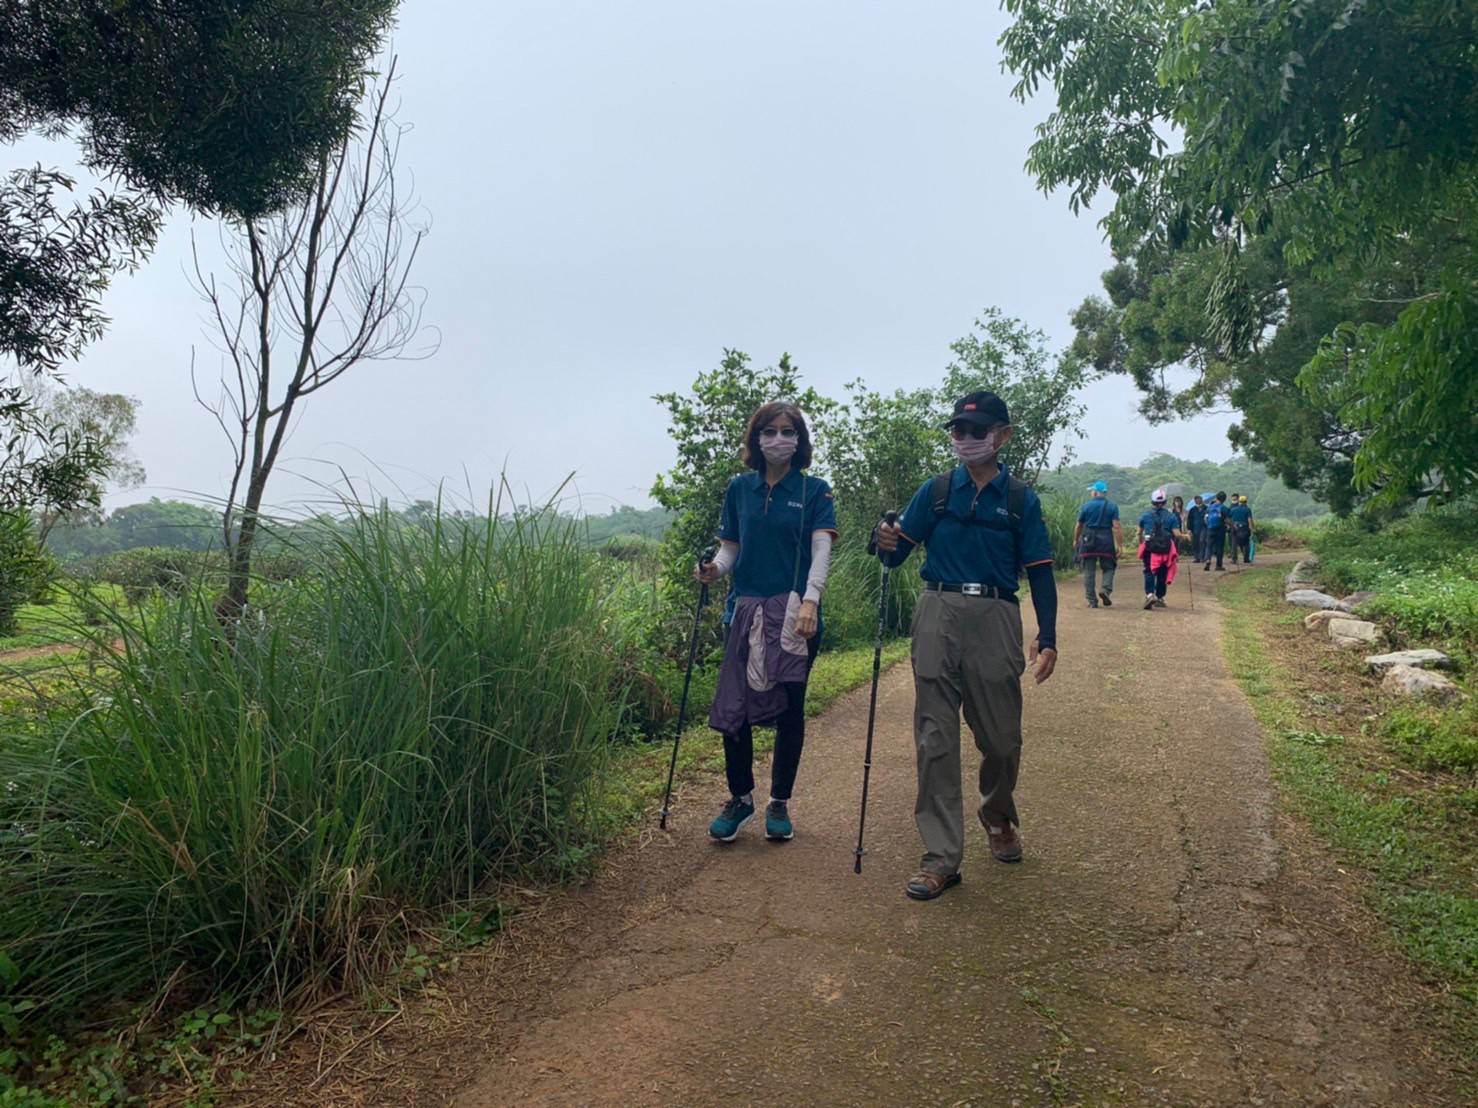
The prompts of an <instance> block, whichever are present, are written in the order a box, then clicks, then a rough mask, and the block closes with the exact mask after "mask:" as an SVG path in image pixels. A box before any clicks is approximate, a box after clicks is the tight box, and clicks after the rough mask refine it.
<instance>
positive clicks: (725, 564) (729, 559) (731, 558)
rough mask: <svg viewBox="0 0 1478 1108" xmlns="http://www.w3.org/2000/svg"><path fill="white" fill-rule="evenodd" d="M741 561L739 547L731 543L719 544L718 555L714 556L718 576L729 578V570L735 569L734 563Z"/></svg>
mask: <svg viewBox="0 0 1478 1108" xmlns="http://www.w3.org/2000/svg"><path fill="white" fill-rule="evenodd" d="M738 560H739V547H738V546H736V545H735V544H734V543H731V542H721V543H719V544H718V553H717V554H715V555H714V556H713V564H714V565H716V566H718V575H719V576H720V577H727V576H728V574H729V570H731V569H733V568H734V563H735V562H736V561H738Z"/></svg>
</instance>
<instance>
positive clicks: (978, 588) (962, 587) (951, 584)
mask: <svg viewBox="0 0 1478 1108" xmlns="http://www.w3.org/2000/svg"><path fill="white" fill-rule="evenodd" d="M924 588H926V589H928V590H929V591H930V592H957V593H960V594H962V595H964V596H984V597H989V598H990V599H991V600H1009V601H1010V602H1011V603H1012V604H1015V603H1017V600H1016V594H1015V593H1014V592H1008V591H1007V590H1006V589H998V588H996V587H995V586H994V585H982V584H980V583H979V582H978V581H966V582H964V583H963V584H961V583H959V582H955V581H925V582H924Z"/></svg>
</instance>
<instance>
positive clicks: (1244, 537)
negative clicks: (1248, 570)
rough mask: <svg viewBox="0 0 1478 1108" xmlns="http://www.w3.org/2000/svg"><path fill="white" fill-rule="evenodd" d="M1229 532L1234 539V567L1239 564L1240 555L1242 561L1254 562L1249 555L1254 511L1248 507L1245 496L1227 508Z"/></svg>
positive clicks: (1238, 498)
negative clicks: (1238, 557)
mask: <svg viewBox="0 0 1478 1108" xmlns="http://www.w3.org/2000/svg"><path fill="white" fill-rule="evenodd" d="M1227 530H1228V532H1229V533H1230V534H1231V538H1232V565H1236V564H1237V556H1238V554H1240V555H1241V557H1242V561H1244V562H1250V561H1252V556H1251V554H1250V553H1249V547H1250V544H1251V542H1252V509H1251V508H1249V507H1248V506H1247V498H1246V497H1245V496H1239V497H1237V502H1236V503H1235V504H1232V505H1230V506H1229V507H1228V508H1227Z"/></svg>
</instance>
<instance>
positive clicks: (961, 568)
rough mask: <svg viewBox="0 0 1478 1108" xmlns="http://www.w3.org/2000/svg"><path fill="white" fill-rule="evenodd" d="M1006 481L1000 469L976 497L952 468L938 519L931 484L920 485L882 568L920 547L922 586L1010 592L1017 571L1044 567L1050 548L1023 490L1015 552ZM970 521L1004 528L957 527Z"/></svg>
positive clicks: (969, 482) (961, 469)
mask: <svg viewBox="0 0 1478 1108" xmlns="http://www.w3.org/2000/svg"><path fill="white" fill-rule="evenodd" d="M1007 479H1008V475H1007V473H1006V467H1005V465H1002V466H1001V471H1000V472H999V473H997V474H996V476H995V477H994V478H993V479H992V480H991V481H990V482H988V483H987V484H986V486H985V488H983V489H980V490H979V491H978V492H977V490H976V488H975V481H974V479H973V478H972V477H971V476H970V471H969V470H968V469H967V468H965V466H964V465H958V466H956V467H955V471H954V473H953V474H952V475H951V477H950V482H949V499H948V500H947V501H946V502H945V505H946V512H945V515H944V516H943V517H936V516H935V514H934V482H933V480H932V479H931V480H928V481H925V482H924V484H923V485H922V486H921V487H920V488H919V491H918V492H916V493H914V496H913V499H912V500H910V501H909V502H908V507H907V508H905V509H904V510H903V518H902V519H900V520H899V521H898V526H899V528H900V529H901V530H902V532H903V535H902V538H901V539H900V541H899V543H898V549H897V550H895V551H894V552H893V553H892V554H891V555H889V556H888V564H889V565H894V566H896V565H901V564H902V563H903V561H904V559H906V558H907V557H908V556H909V554H910V553H911V552H912V551H913V548H914V547H915V546H922V547H924V548H925V554H924V564H923V565H922V566H920V567H919V576H920V577H922V578H923V579H924V580H925V581H938V582H940V583H942V584H969V583H978V584H982V585H994V586H995V587H996V588H998V589H1001V590H1002V591H1004V592H1010V593H1014V592H1016V584H1017V573H1016V569H1017V566H1018V565H1021V566H1032V565H1038V564H1040V563H1043V562H1047V563H1050V562H1051V561H1052V544H1051V542H1050V541H1049V540H1048V538H1047V525H1046V524H1045V523H1043V522H1042V501H1041V500H1040V499H1039V498H1038V497H1037V494H1036V493H1035V492H1033V491H1032V490H1031V489H1027V490H1026V498H1025V501H1024V503H1023V504H1022V508H1021V540H1020V542H1021V546H1020V549H1019V551H1018V549H1017V546H1016V541H1017V540H1016V537H1015V535H1014V534H1013V533H1012V530H1011V527H1010V523H1011V512H1010V509H1009V508H1008V507H1007V504H1006V496H1007ZM956 517H957V518H956ZM972 518H973V519H982V520H995V521H998V522H1000V523H1002V524H1004V525H1005V526H1004V527H1003V528H1001V529H999V530H998V529H996V528H994V527H980V526H977V525H972V524H968V523H964V522H961V521H962V520H966V519H972Z"/></svg>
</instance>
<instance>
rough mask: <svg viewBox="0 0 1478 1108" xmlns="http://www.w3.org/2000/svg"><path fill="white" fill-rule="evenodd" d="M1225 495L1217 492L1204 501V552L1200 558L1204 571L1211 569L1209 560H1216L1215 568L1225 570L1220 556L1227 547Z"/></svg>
mask: <svg viewBox="0 0 1478 1108" xmlns="http://www.w3.org/2000/svg"><path fill="white" fill-rule="evenodd" d="M1226 502H1227V494H1226V493H1224V492H1218V493H1217V494H1216V495H1215V496H1213V497H1212V498H1211V499H1210V500H1208V501H1206V550H1205V554H1204V556H1203V557H1202V558H1201V560H1202V561H1203V562H1205V563H1206V569H1207V570H1208V571H1209V570H1210V569H1211V559H1212V557H1213V556H1214V557H1215V558H1216V568H1217V569H1218V570H1225V569H1226V567H1225V566H1224V565H1222V564H1221V560H1222V556H1223V555H1224V554H1225V552H1226V546H1227V513H1226Z"/></svg>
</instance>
